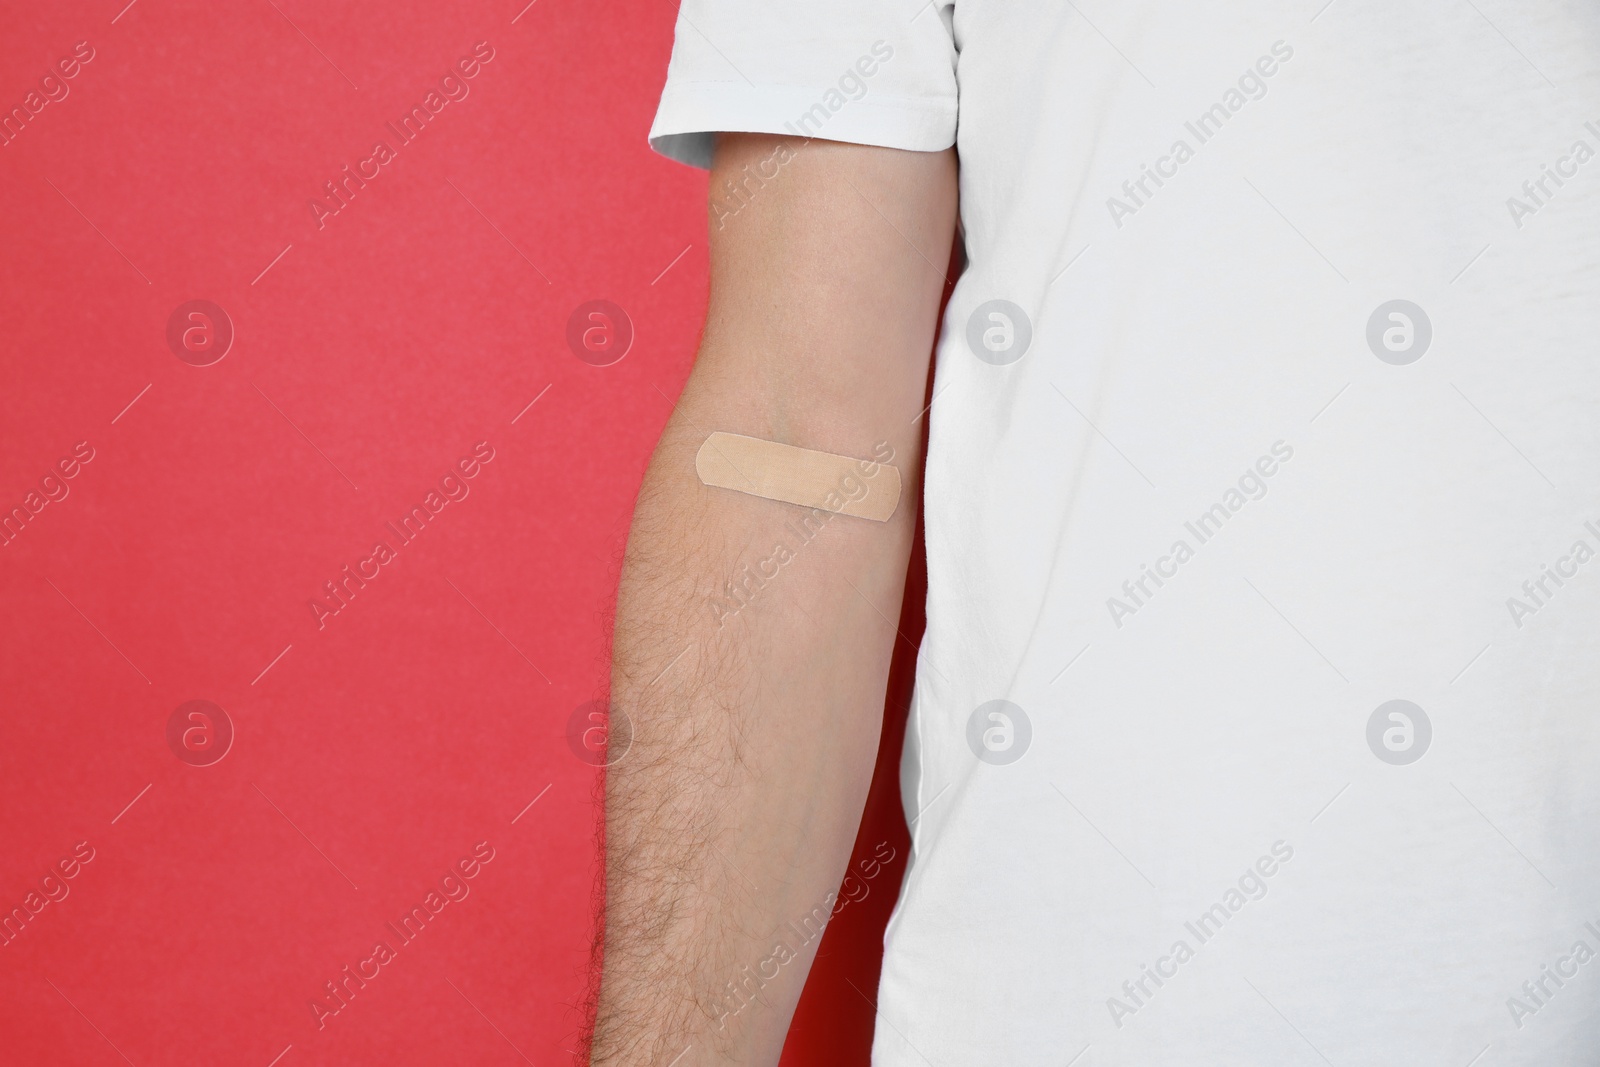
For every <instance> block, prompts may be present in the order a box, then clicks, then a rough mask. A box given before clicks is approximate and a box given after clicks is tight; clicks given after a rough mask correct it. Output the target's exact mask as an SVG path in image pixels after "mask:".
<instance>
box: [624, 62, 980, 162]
mask: <svg viewBox="0 0 1600 1067" xmlns="http://www.w3.org/2000/svg"><path fill="white" fill-rule="evenodd" d="M830 91H831V92H833V93H834V95H836V96H837V95H839V94H838V93H837V91H835V90H831V88H824V89H822V90H818V89H816V88H812V87H808V86H798V85H756V86H751V85H747V84H744V83H742V82H729V81H718V82H704V81H697V82H679V83H674V84H671V85H668V86H667V88H666V90H665V91H664V92H663V93H662V94H661V106H660V107H659V108H658V109H657V110H656V117H655V122H654V124H653V125H652V126H651V127H650V147H651V148H653V149H655V150H656V151H657V152H659V153H661V154H662V155H664V156H666V157H667V158H668V159H675V160H677V161H678V162H680V163H687V164H688V165H690V166H692V167H700V168H702V169H708V168H709V167H710V166H711V149H712V145H713V141H714V137H715V135H716V134H717V133H721V132H726V133H778V134H783V133H787V134H792V135H794V136H796V137H800V138H803V139H806V140H809V139H811V138H813V137H816V138H821V139H824V140H829V141H846V142H850V143H853V144H866V145H876V146H879V147H882V148H900V149H905V150H908V151H913V152H938V151H942V150H944V149H946V148H949V147H950V146H951V145H953V144H955V129H956V101H955V99H954V98H953V97H952V98H950V99H947V100H946V99H927V98H912V97H897V96H889V95H885V94H882V93H870V92H869V93H868V94H867V95H865V96H863V97H860V98H858V99H852V98H849V97H843V98H842V99H843V103H842V104H841V105H840V106H839V107H838V109H837V110H830V109H829V107H828V105H827V103H826V102H825V99H824V98H825V97H826V96H827V95H828V93H829V92H830Z"/></svg>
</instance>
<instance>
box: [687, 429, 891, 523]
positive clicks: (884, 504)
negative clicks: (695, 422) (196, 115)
mask: <svg viewBox="0 0 1600 1067" xmlns="http://www.w3.org/2000/svg"><path fill="white" fill-rule="evenodd" d="M694 469H695V473H696V474H698V475H700V480H701V481H702V482H704V483H705V484H706V485H710V486H715V487H717V488H719V489H733V490H736V491H738V492H741V493H749V494H750V495H751V496H760V497H765V498H767V499H768V500H781V501H783V502H784V503H786V504H799V505H800V506H801V507H803V508H822V509H823V510H825V511H831V512H833V513H835V514H838V515H854V516H856V517H858V518H862V519H871V520H873V521H874V522H888V521H889V518H890V517H891V516H892V515H894V510H895V508H896V507H898V506H899V504H900V469H899V468H898V467H891V466H888V465H887V464H883V463H878V462H876V461H875V460H865V459H852V458H851V457H849V456H836V455H834V454H833V453H831V452H814V451H812V450H811V449H809V448H797V447H795V446H794V445H785V444H779V443H778V442H777V441H763V440H761V439H760V438H758V437H744V436H742V435H740V434H736V433H722V432H720V431H719V432H717V433H714V434H712V435H711V436H710V437H707V438H706V442H705V444H703V445H701V446H700V451H699V452H696V453H695V457H694ZM857 488H859V490H860V495H852V494H853V493H854V492H855V491H856V489H857Z"/></svg>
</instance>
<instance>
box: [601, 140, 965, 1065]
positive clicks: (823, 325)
mask: <svg viewBox="0 0 1600 1067" xmlns="http://www.w3.org/2000/svg"><path fill="white" fill-rule="evenodd" d="M780 145H782V146H784V147H783V148H782V149H780V148H779V146H780ZM780 161H781V165H780ZM747 167H748V168H749V169H748V170H746V168H747ZM775 168H776V173H775V174H774V169H775ZM756 173H761V174H763V175H773V176H771V177H769V178H766V179H765V180H760V179H757V180H752V181H746V184H745V186H744V189H745V193H744V197H745V203H744V204H743V206H742V207H740V208H739V210H738V211H737V213H735V214H728V211H727V208H726V207H723V208H721V209H718V208H713V210H712V221H711V298H710V306H709V309H708V312H707V317H706V328H705V334H704V336H703V338H702V341H701V345H700V352H699V356H698V359H697V360H696V363H695V367H694V370H693V372H692V374H691V375H690V377H689V381H688V384H687V385H686V386H685V387H684V390H683V394H682V396H681V397H680V398H679V400H678V403H677V407H676V410H675V412H674V413H673V415H672V417H671V419H670V420H669V422H668V424H667V427H666V429H665V431H664V432H663V434H662V436H661V441H660V444H659V445H658V446H657V448H656V451H655V454H654V456H653V458H652V460H651V463H650V467H649V470H648V472H647V473H646V475H645V479H644V484H643V487H642V489H641V490H640V494H639V501H638V506H637V509H636V511H635V513H634V518H633V527H632V530H631V532H630V535H629V539H628V549H627V556H626V561H625V563H624V567H623V573H622V581H621V587H620V591H619V594H618V604H617V617H616V630H615V638H614V647H613V663H612V677H611V685H612V690H611V692H612V703H613V707H615V708H620V709H622V710H623V711H625V712H626V713H627V715H628V716H629V717H630V718H631V720H632V723H633V731H634V738H633V743H632V747H631V749H630V750H629V751H628V752H627V754H626V756H625V757H623V758H622V759H621V761H620V762H618V763H617V764H615V765H614V766H612V767H611V768H610V769H609V771H608V774H607V780H606V908H605V934H604V942H603V952H604V966H603V970H602V977H601V987H600V993H599V1002H598V1010H597V1014H596V1017H595V1020H594V1031H593V1044H592V1052H591V1055H592V1060H591V1062H592V1063H594V1064H595V1065H607V1067H609V1065H616V1064H630V1065H632V1064H661V1065H667V1064H673V1065H674V1067H693V1065H706V1064H734V1063H737V1064H746V1065H748V1064H757V1065H762V1064H775V1063H777V1061H778V1057H779V1054H780V1053H781V1051H782V1048H783V1040H784V1035H785V1033H786V1032H787V1030H788V1026H789V1020H790V1017H791V1016H792V1014H793V1012H794V1008H795V1004H796V1002H797V1001H798V999H799V995H800V990H801V987H802V986H803V985H804V982H805V976H806V972H807V970H808V969H809V968H810V965H811V959H812V956H813V954H814V953H815V950H816V947H817V943H818V941H820V937H818V938H813V939H811V940H810V941H809V943H806V944H805V945H804V947H803V948H802V949H801V950H800V951H798V952H795V953H793V954H792V956H791V955H790V954H789V953H788V952H781V953H780V952H775V942H776V939H777V936H778V933H779V931H780V930H781V929H783V928H785V927H786V924H791V923H792V924H796V926H795V927H791V928H790V929H791V930H792V929H802V930H803V929H806V928H807V927H806V925H805V922H806V920H807V919H808V918H812V917H819V916H825V915H826V914H827V912H828V910H829V907H830V906H831V904H832V901H833V900H834V897H833V896H832V894H834V893H836V892H837V890H838V887H839V883H840V879H841V878H842V877H843V875H844V869H845V865H846V863H847V862H848V860H849V853H850V848H851V845H852V843H853V841H854V839H855V835H856V830H857V827H858V825H859V823H860V819H861V812H862V808H863V805H864V803H865V800H866V794H867V788H868V785H869V784H870V781H871V777H872V768H873V764H874V761H875V759H876V756H877V747H878V736H879V731H880V728H881V725H882V714H883V701H884V692H885V686H886V684H887V679H888V670H889V661H890V655H891V653H892V651H893V645H894V642H896V641H897V640H900V638H899V637H898V636H897V631H896V629H895V624H894V620H896V619H898V618H899V615H900V604H901V598H902V596H903V593H904V581H905V574H906V565H907V561H908V558H909V554H910V551H911V542H912V535H913V528H914V524H915V517H916V512H915V509H916V505H917V502H918V499H919V497H920V493H921V462H922V457H921V454H920V443H921V423H920V422H919V421H916V420H917V419H918V417H919V415H920V413H921V410H922V407H923V403H924V390H925V387H926V383H927V373H928V358H929V352H930V349H931V347H932V342H933V335H934V329H935V326H936V318H937V312H938V304H939V297H940V293H941V289H942V287H943V285H944V281H945V278H944V268H945V265H946V264H947V263H948V261H949V253H950V245H951V239H952V236H953V232H954V226H955V218H956V164H955V155H954V152H953V151H945V152H937V153H923V152H903V151H897V150H893V149H885V148H872V147H865V146H859V145H844V144H838V143H833V142H827V141H811V142H798V141H795V140H794V139H792V138H787V139H786V138H780V137H773V136H768V135H760V134H737V135H724V136H722V137H721V138H720V139H719V142H718V148H717V153H716V160H715V165H714V167H713V170H712V175H711V196H712V198H713V203H722V204H726V203H727V201H726V200H725V199H724V198H725V196H726V189H725V187H724V185H723V183H724V180H725V179H731V180H733V181H735V182H739V181H740V180H741V179H745V178H746V176H747V175H750V174H756ZM758 183H759V184H758ZM716 430H725V431H729V432H733V433H739V434H745V435H748V436H751V437H758V438H763V439H766V440H770V441H779V442H784V443H787V444H792V445H799V446H802V447H805V448H810V449H817V450H820V451H825V452H832V453H836V454H839V455H846V456H855V457H859V458H861V459H869V460H870V459H873V458H875V457H876V458H878V459H883V458H884V457H885V452H886V450H892V456H893V458H892V459H888V460H887V462H890V463H892V464H893V465H894V466H896V467H898V468H899V469H900V473H901V476H902V479H903V482H904V490H903V493H902V496H901V501H900V506H899V509H898V510H897V511H896V513H895V514H894V516H893V518H892V519H890V521H888V522H887V523H879V522H872V521H869V520H865V519H860V518H854V517H851V516H847V515H834V516H826V515H824V516H823V519H822V520H821V521H818V520H817V519H816V517H815V516H814V515H813V514H812V513H811V512H809V511H807V510H805V509H802V508H799V507H796V506H795V505H791V504H784V503H780V502H777V501H773V500H766V499H762V498H759V497H756V496H751V495H747V494H744V493H739V492H733V491H730V490H728V489H713V488H708V487H706V486H704V485H702V484H701V483H700V481H699V479H698V478H697V477H696V475H695V467H694V456H695V452H696V450H698V449H699V448H700V446H701V444H702V443H703V442H704V441H705V439H706V437H707V435H708V434H710V433H712V432H713V431H716ZM807 517H810V518H811V521H812V525H811V526H810V527H809V528H808V527H805V526H803V520H804V519H805V518H807ZM779 545H782V546H783V548H784V551H783V552H782V553H779V552H778V546H779ZM746 568H748V570H747V569H746ZM730 583H731V584H732V585H733V586H735V587H736V588H735V590H734V591H733V593H734V595H732V596H730V590H729V585H730ZM813 925H815V920H813ZM795 942H796V938H795V937H794V936H793V934H792V933H791V934H790V935H788V943H789V944H791V945H792V944H794V943H795ZM757 976H759V981H758V980H757ZM769 976H770V977H769Z"/></svg>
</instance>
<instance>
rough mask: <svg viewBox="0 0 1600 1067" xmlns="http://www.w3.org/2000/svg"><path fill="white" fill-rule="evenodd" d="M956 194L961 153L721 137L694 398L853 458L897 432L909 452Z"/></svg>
mask: <svg viewBox="0 0 1600 1067" xmlns="http://www.w3.org/2000/svg"><path fill="white" fill-rule="evenodd" d="M956 203H957V199H956V161H955V152H954V150H953V149H946V150H943V151H937V152H920V151H906V150H901V149H893V148H878V147H871V146H865V145H855V144H844V143H840V142H834V141H823V140H811V141H804V140H799V139H796V138H792V137H783V136H776V135H770V134H723V135H719V136H718V138H717V147H716V151H715V156H714V162H713V166H712V171H711V183H710V203H709V209H708V211H709V225H710V241H711V297H710V305H709V308H708V311H707V316H706V329H705V334H704V338H703V340H702V344H701V351H700V358H699V361H698V362H697V364H696V367H695V370H694V374H693V377H692V378H691V383H690V386H689V388H688V389H687V390H686V401H689V402H692V403H694V404H695V405H696V406H698V405H699V404H701V403H704V402H706V401H708V400H711V399H713V398H714V400H715V403H716V404H717V406H718V407H719V408H720V409H721V411H720V413H719V417H721V418H723V419H727V418H733V419H735V420H737V421H744V420H748V421H747V422H746V425H747V426H749V428H748V429H746V430H744V431H743V432H746V433H750V434H752V435H753V436H762V437H769V438H771V439H774V440H780V441H783V442H785V443H788V444H795V445H801V446H805V447H810V448H818V449H822V450H825V451H834V452H838V453H842V454H854V455H866V454H868V453H867V452H866V451H864V449H866V448H869V447H870V446H871V445H872V444H873V443H875V442H877V441H879V440H886V441H889V442H890V444H891V445H893V446H894V448H895V451H896V453H897V454H898V455H901V456H910V455H911V454H912V453H914V452H915V451H916V445H917V444H918V443H919V442H920V425H919V424H914V420H916V418H917V416H918V415H919V414H920V412H921V411H922V408H923V404H924V399H925V397H924V394H925V390H926V385H927V373H928V359H929V356H930V352H931V349H932V343H933V337H934V333H935V328H936V326H937V316H938V309H939V302H940V298H941V295H942V292H943V288H944V285H945V282H946V270H947V267H948V264H949V262H950V250H951V240H952V237H953V235H954V228H955V219H956ZM763 423H764V424H765V425H762V424H763ZM713 428H715V429H734V428H735V427H731V426H724V425H718V426H715V427H706V429H708V430H709V429H713ZM913 462H914V460H913Z"/></svg>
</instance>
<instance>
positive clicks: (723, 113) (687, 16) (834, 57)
mask: <svg viewBox="0 0 1600 1067" xmlns="http://www.w3.org/2000/svg"><path fill="white" fill-rule="evenodd" d="M953 3H954V0H924V2H923V3H922V5H921V6H920V7H918V6H917V0H682V4H681V6H680V7H679V9H678V23H677V28H676V30H675V36H674V40H673V46H672V60H671V62H670V64H669V65H668V67H667V84H666V88H664V89H663V90H662V92H661V104H660V106H659V107H658V108H657V110H656V118H655V123H654V124H653V125H652V126H651V128H650V145H651V147H653V148H654V149H655V150H656V151H658V152H660V153H661V154H662V155H665V156H668V157H670V158H672V159H676V160H679V161H680V162H683V163H688V164H691V165H693V166H697V167H709V166H711V149H712V143H713V139H714V137H715V136H716V134H717V133H718V132H724V131H725V132H742V133H776V134H792V135H794V136H795V137H799V138H812V137H820V138H824V139H826V140H830V141H850V142H854V143H856V144H868V145H880V146H882V147H885V148H904V149H909V150H912V151H922V152H935V151H939V150H941V149H944V148H948V147H950V146H951V145H952V144H954V143H955V137H956V47H955V41H954V38H953V35H952V31H951V10H952V5H953Z"/></svg>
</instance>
